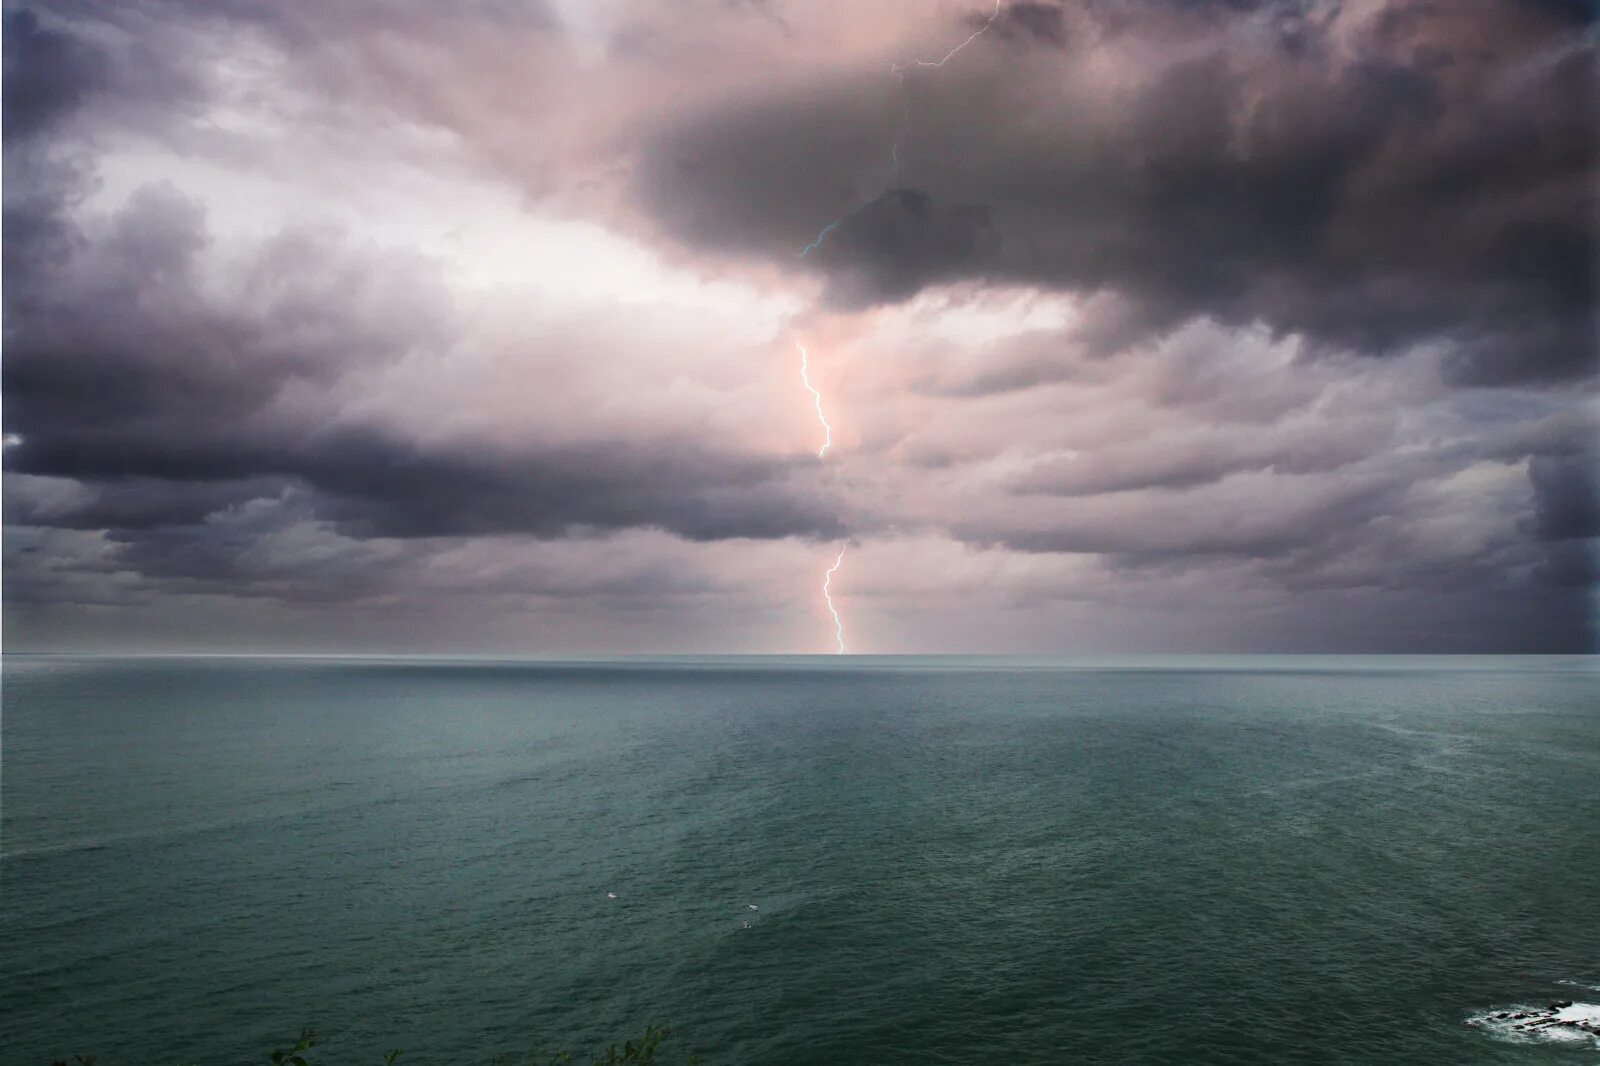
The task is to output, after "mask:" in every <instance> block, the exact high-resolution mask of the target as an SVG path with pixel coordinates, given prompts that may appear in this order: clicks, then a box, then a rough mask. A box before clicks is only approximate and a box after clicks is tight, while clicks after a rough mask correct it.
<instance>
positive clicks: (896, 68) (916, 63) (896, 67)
mask: <svg viewBox="0 0 1600 1066" xmlns="http://www.w3.org/2000/svg"><path fill="white" fill-rule="evenodd" d="M1004 3H1005V0H994V14H992V15H990V16H989V21H988V22H985V23H984V24H983V25H982V26H979V27H978V29H977V30H976V31H974V33H973V34H972V36H971V37H968V38H967V39H966V40H964V41H962V42H961V43H960V44H958V45H956V46H955V47H954V48H952V49H950V51H948V52H946V53H945V54H944V58H943V59H940V60H932V59H908V60H906V61H905V62H904V63H895V64H893V65H891V66H890V67H889V73H890V74H899V73H901V72H902V71H904V70H907V69H909V68H911V67H942V66H944V65H945V64H946V63H948V62H950V60H951V59H953V58H955V54H956V53H957V52H959V51H961V50H962V49H963V48H965V47H966V46H967V45H969V44H971V43H972V42H973V41H976V40H977V39H978V38H979V37H982V36H983V35H984V34H985V33H986V32H988V30H989V27H990V26H993V25H994V20H995V19H997V18H999V17H1000V8H1001V6H1002V5H1003V4H1004Z"/></svg>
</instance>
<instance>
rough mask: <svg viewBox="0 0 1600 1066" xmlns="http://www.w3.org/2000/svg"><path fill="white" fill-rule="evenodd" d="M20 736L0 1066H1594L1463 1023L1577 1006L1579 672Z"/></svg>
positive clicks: (25, 684)
mask: <svg viewBox="0 0 1600 1066" xmlns="http://www.w3.org/2000/svg"><path fill="white" fill-rule="evenodd" d="M3 742H4V747H3V785H0V788H3V793H0V799H3V808H0V812H3V823H0V830H3V832H0V1061H3V1062H4V1063H6V1064H10V1063H19V1064H37V1066H48V1063H49V1062H50V1061H51V1060H52V1059H53V1058H55V1057H69V1058H70V1056H71V1055H72V1054H73V1053H94V1054H98V1055H99V1056H100V1060H99V1061H100V1066H122V1064H145V1063H152V1064H167V1066H172V1064H177V1063H190V1062H202V1063H212V1064H224V1063H227V1064H231V1063H236V1062H251V1061H254V1062H264V1061H266V1060H265V1058H264V1057H263V1055H264V1052H265V1051H267V1050H270V1049H271V1048H272V1047H274V1046H282V1044H283V1043H284V1042H285V1038H286V1037H292V1036H293V1035H294V1034H295V1033H297V1032H298V1030H299V1029H300V1027H301V1026H302V1025H310V1026H313V1027H315V1028H316V1029H317V1030H318V1031H319V1033H321V1034H322V1035H323V1036H324V1038H325V1043H324V1045H323V1047H322V1048H321V1049H319V1051H321V1052H322V1053H323V1058H322V1061H324V1062H328V1063H339V1062H351V1063H356V1062H360V1063H371V1062H375V1061H377V1060H378V1058H379V1055H380V1054H381V1052H382V1051H383V1050H384V1049H387V1048H389V1047H403V1048H406V1049H408V1051H407V1056H406V1058H405V1059H404V1060H403V1061H404V1062H412V1063H423V1062H427V1063H441V1062H485V1061H488V1060H489V1059H491V1058H492V1057H493V1056H494V1055H495V1054H496V1053H499V1052H509V1051H516V1050H526V1049H529V1048H532V1047H535V1046H537V1045H540V1044H544V1043H550V1044H558V1045H566V1046H571V1047H578V1046H587V1045H591V1044H594V1043H597V1042H600V1041H602V1040H603V1039H606V1038H611V1037H620V1036H626V1035H628V1034H629V1033H631V1032H633V1031H637V1030H642V1029H643V1027H644V1025H645V1024H646V1023H649V1022H665V1023H670V1024H672V1025H673V1026H674V1029H675V1036H674V1040H673V1043H674V1044H682V1045H684V1046H686V1047H692V1049H693V1050H695V1051H698V1052H700V1053H701V1054H703V1055H704V1056H705V1057H706V1058H707V1061H708V1062H709V1063H710V1064H711V1066H748V1064H762V1066H787V1064H802V1063H805V1064H811V1063H815V1064H822V1063H827V1064H852V1063H895V1064H899V1063H918V1064H921V1063H1006V1064H1014V1063H1067V1062H1079V1063H1100V1062H1105V1063H1128V1062H1138V1063H1144V1062H1149V1063H1285V1062H1308V1063H1309V1062H1315V1063H1344V1062H1348V1063H1374V1062H1395V1063H1477V1062H1484V1063H1500V1062H1504V1063H1567V1062H1573V1063H1585V1064H1590V1066H1592V1064H1594V1063H1596V1062H1600V1041H1597V1039H1596V1038H1595V1037H1593V1036H1590V1035H1588V1034H1586V1033H1585V1032H1583V1031H1582V1030H1581V1029H1579V1028H1578V1027H1576V1026H1565V1027H1563V1026H1559V1025H1556V1026H1548V1027H1546V1028H1548V1029H1550V1030H1552V1031H1553V1035H1552V1034H1544V1033H1538V1032H1536V1033H1535V1034H1534V1035H1532V1036H1529V1035H1527V1034H1526V1033H1525V1032H1524V1031H1520V1030H1516V1029H1513V1028H1512V1026H1513V1025H1516V1024H1521V1023H1519V1022H1516V1021H1514V1020H1510V1019H1507V1020H1505V1021H1501V1020H1498V1019H1494V1018H1492V1017H1490V1018H1489V1019H1488V1020H1487V1021H1485V1020H1483V1019H1484V1018H1485V1015H1486V1014H1489V1015H1492V1014H1493V1013H1499V1012H1513V1013H1514V1012H1520V1011H1524V1010H1526V1009H1527V1008H1529V1007H1539V1008H1543V1007H1545V1006H1546V1005H1547V1004H1548V1003H1550V1002H1553V1001H1565V1000H1572V1001H1575V1003H1576V1006H1574V1007H1572V1008H1568V1009H1566V1010H1564V1012H1563V1014H1562V1015H1561V1016H1560V1017H1561V1018H1567V1019H1579V1018H1582V1017H1586V1016H1592V1017H1595V1018H1600V1007H1596V1006H1592V1005H1593V1004H1600V672H1597V664H1596V661H1595V660H1593V659H1589V660H1583V659H1564V660H1563V659H1531V658H1530V659H1464V660H1450V659H1356V658H1286V659H1237V660H1223V659H1196V660H1181V659H1150V660H1137V661H1128V662H1088V661H1082V662H1072V661H1048V660H994V659H970V660H963V659H870V658H857V659H853V660H850V661H848V662H845V663H843V664H841V662H840V661H839V660H836V659H805V658H793V659H788V658H785V659H770V660H752V659H721V660H715V659H713V660H704V661H689V660H669V661H628V662H606V663H584V664H527V663H493V662H446V661H405V660H333V659H329V660H315V659H120V660H118V659H98V660H97V659H66V658H43V657H41V658H32V657H19V656H7V657H6V659H5V663H4V725H3ZM608 894H615V898H614V899H613V898H611V897H610V896H609V895H608ZM1586 1004H1589V1005H1591V1006H1586ZM1558 1020H1559V1019H1558Z"/></svg>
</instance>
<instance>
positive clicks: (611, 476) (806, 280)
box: [3, 0, 1600, 652]
mask: <svg viewBox="0 0 1600 1066" xmlns="http://www.w3.org/2000/svg"><path fill="white" fill-rule="evenodd" d="M978 31H982V32H981V33H980V32H978ZM1595 32H1596V31H1595V24H1594V22H1593V18H1592V14H1591V13H1590V12H1589V9H1588V8H1587V7H1586V5H1583V4H1571V3H1563V2H1556V0H1549V2H1514V0H1499V2H1493V0H1473V2H1470V3H1461V4H1448V5H1446V4H1435V3H1425V2H1422V0H1347V2H1344V3H1321V2H1316V0H1299V2H1290V0H1279V2H1270V0H1240V2H1237V3H1233V2H1230V3H1191V2H1187V0H1136V2H1131V3H1130V2H1120V0H1119V2H1116V3H1109V2H1105V3H1102V2H1098V0H1092V2H1088V3H1076V4H1055V3H1045V2H1026V3H1024V2H1014V3H1006V4H1002V5H1001V7H1000V9H999V14H998V15H997V16H996V15H994V8H992V7H990V6H989V5H987V4H981V3H975V4H973V5H971V6H970V7H964V6H962V5H953V6H952V5H928V4H924V3H921V2H920V0H918V2H910V0H907V2H904V3H901V2H898V0H885V2H884V3H883V4H874V5H867V6H858V7H856V8H852V9H850V10H845V9H842V8H840V7H839V6H838V5H831V4H820V3H817V4H813V3H807V2H801V0H794V2H791V3H788V4H762V5H726V4H721V3H711V2H709V0H708V2H706V3H700V4H690V5H687V6H686V5H683V4H679V3H672V4H650V3H645V4H638V5H629V6H626V7H611V6H608V5H587V4H548V5H538V4H527V5H503V4H498V3H485V4H483V5H469V6H467V7H464V8H463V7H456V8H452V9H451V10H450V11H449V12H445V11H444V10H443V9H439V8H436V7H435V6H433V5H427V4H416V5H408V4H399V5H395V4H367V3H356V4H339V5H294V6H289V7H285V6H283V5H276V4H256V3H251V2H234V3H226V4H209V3H208V4H187V3H170V2H167V3H155V2H150V3H144V2H133V3H127V4H119V5H111V6H107V5H98V4H88V3H85V4H78V3H66V4H52V5H48V6H43V5H41V6H38V7H29V6H23V5H17V6H14V7H11V8H8V9H7V13H6V36H5V44H6V56H5V80H6V84H5V97H4V101H5V140H6V144H5V159H4V166H5V187H4V198H5V205H4V206H5V244H4V254H5V279H6V286H5V294H4V298H5V308H4V311H5V320H4V324H5V361H4V366H3V375H4V380H3V384H4V391H5V397H4V398H5V427H4V430H5V433H6V435H7V441H6V447H5V520H6V536H5V575H4V576H5V606H6V617H7V624H8V633H7V635H8V636H9V637H11V638H12V640H13V646H16V647H65V646H87V647H110V648H122V647H139V648H141V649H156V648H185V647H205V648H207V649H211V650H227V649H231V648H238V649H262V648H267V649H285V650H290V649H305V648H322V647H329V646H334V647H348V648H352V649H361V650H407V649H417V650H459V651H500V652H553V651H564V652H580V651H608V650H616V651H639V650H680V651H687V650H722V649H727V650H746V651H760V650H825V649H826V648H828V647H830V646H831V632H832V631H831V620H830V619H826V618H824V617H822V614H823V609H822V606H821V604H820V601H819V598H818V596H817V589H818V585H819V582H820V575H821V573H822V570H823V569H824V568H825V567H826V565H828V564H829V563H831V561H832V560H833V558H834V557H835V555H836V553H837V551H838V549H839V547H840V546H843V545H849V554H848V557H847V558H848V562H847V565H846V566H845V567H844V568H843V569H842V570H841V571H840V572H839V573H838V574H837V575H836V579H835V584H834V585H833V589H834V591H835V593H836V594H837V595H838V596H839V598H840V602H841V603H842V604H843V605H844V607H845V610H846V617H847V620H848V622H849V628H850V633H851V639H852V646H853V647H854V648H856V649H859V650H884V651H915V650H945V651H960V650H983V651H1012V650H1025V651H1115V650H1147V651H1153V650H1173V649H1189V650H1236V649H1254V648H1259V649H1264V650H1346V649H1349V650H1430V651H1451V650H1461V651H1493V650H1507V651H1513V650H1514V651H1541V650H1542V651H1578V650H1591V649H1592V648H1593V646H1594V639H1595V634H1594V630H1593V628H1592V627H1593V607H1594V602H1595V591H1596V581H1597V572H1596V570H1597V568H1596V560H1597V553H1600V489H1597V485H1596V476H1595V475H1596V471H1597V468H1600V455H1597V454H1596V451H1595V447H1594V441H1595V440H1596V438H1597V418H1596V408H1595V398H1594V385H1595V358H1596V320H1595V306H1596V303H1595V300H1596V291H1595V289H1596V281H1597V279H1596V276H1595V269H1596V262H1597V260H1596V242H1595V231H1594V230H1595V225H1596V219H1597V215H1596V211H1595V209H1596V206H1597V205H1596V203H1595V196H1596V193H1595V189H1596V183H1595V177H1596V162H1597V161H1596V147H1597V146H1596V137H1597V136H1600V134H1597V132H1596V130H1597V127H1596V124H1595V114H1594V108H1595V100H1596V96H1595V92H1594V90H1595V84H1594V78H1595V66H1594V64H1595ZM974 33H977V36H972V35H973V34H974ZM969 38H970V41H969V43H968V44H966V45H965V46H963V47H962V48H961V49H960V50H959V51H958V52H956V53H950V49H951V48H952V47H953V46H955V45H957V44H959V43H960V42H962V41H963V40H968V39H969ZM941 57H944V58H943V60H942V61H941ZM919 59H920V60H922V62H921V63H917V62H914V61H915V60H919ZM796 342H803V343H805V344H806V346H807V348H808V350H809V352H810V376H811V383H812V384H813V385H814V386H815V387H816V388H817V389H818V390H819V394H820V397H821V401H820V402H821V403H822V405H823V410H824V411H825V415H826V417H827V418H828V420H829V423H830V427H829V431H830V432H831V434H832V440H833V446H832V448H831V449H830V450H829V451H828V453H827V455H826V457H825V458H824V459H821V460H819V459H818V457H817V455H816V450H817V449H818V447H819V446H820V443H821V439H822V434H823V432H824V431H823V427H822V426H821V424H820V423H819V421H818V420H817V417H816V407H815V403H816V402H817V401H816V400H814V398H813V396H812V395H811V394H810V393H809V392H807V391H806V389H805V388H804V386H803V385H802V383H801V381H800V379H799V374H798V370H799V368H798V362H797V360H798V351H797V349H796V347H795V345H796Z"/></svg>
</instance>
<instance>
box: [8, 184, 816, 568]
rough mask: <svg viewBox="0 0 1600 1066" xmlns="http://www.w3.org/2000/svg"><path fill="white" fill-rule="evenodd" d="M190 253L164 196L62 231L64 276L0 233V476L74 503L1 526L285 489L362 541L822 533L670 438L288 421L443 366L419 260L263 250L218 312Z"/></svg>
mask: <svg viewBox="0 0 1600 1066" xmlns="http://www.w3.org/2000/svg"><path fill="white" fill-rule="evenodd" d="M9 191H10V190H8V192H9ZM57 221H58V223H59V220H57ZM56 228H57V227H42V228H40V232H50V233H53V232H54V231H55V229H56ZM207 240H208V238H207V235H206V230H205V226H204V219H203V215H202V213H201V211H200V209H199V208H198V207H197V206H196V205H195V204H193V203H191V202H190V201H188V200H186V199H184V198H183V197H181V196H179V195H177V194H176V193H174V192H172V191H170V190H164V189H161V188H148V189H145V190H143V191H142V192H140V193H138V194H136V195H135V196H134V197H133V199H132V200H131V201H130V202H129V204H128V206H127V207H126V208H125V209H124V210H123V211H122V212H120V213H119V214H118V215H116V216H115V217H114V218H113V219H112V220H110V221H109V222H108V223H107V224H105V226H104V227H103V228H100V229H97V230H96V231H95V232H93V233H92V234H88V235H79V238H78V240H77V241H76V242H75V245H76V249H77V250H76V252H75V253H74V254H72V255H70V256H68V257H66V258H65V259H46V258H44V257H40V258H37V259H36V258H34V257H33V256H32V255H30V249H29V248H28V247H27V244H26V241H22V242H21V243H20V244H19V243H17V239H16V238H11V237H10V235H8V248H7V251H8V252H14V253H15V254H16V255H17V256H18V258H19V259H20V260H21V261H23V262H26V263H29V264H30V268H29V269H28V270H26V271H24V272H23V273H21V274H20V275H18V276H14V280H13V279H12V278H8V284H7V287H6V326H5V328H6V338H5V339H6V360H5V364H4V388H5V394H6V399H7V404H6V412H5V413H6V427H5V428H6V431H7V432H10V433H16V434H18V435H20V437H21V438H22V442H23V443H22V444H21V445H19V446H16V447H13V448H9V449H7V468H8V471H9V472H14V473H19V474H26V475H40V476H44V477H50V478H57V479H70V480H72V481H76V482H80V483H82V485H83V492H82V493H81V495H80V496H78V497H76V498H57V499H55V500H53V501H51V500H46V501H44V502H43V503H41V502H40V501H39V500H38V499H36V498H35V497H34V496H32V495H29V494H28V493H27V492H26V485H25V484H24V487H23V488H22V489H21V490H19V492H18V493H14V494H11V495H12V496H13V502H14V508H13V509H14V510H15V512H16V517H17V518H18V519H19V520H22V521H31V522H36V523H43V524H54V525H60V526H65V527H75V528H92V527H93V525H94V524H95V523H97V522H99V523H103V524H104V525H105V526H109V527H113V528H115V527H122V526H131V527H138V528H150V527H155V526H160V525H163V524H185V523H192V522H194V521H195V519H196V517H197V512H199V511H201V510H202V509H203V508H207V507H213V506H216V505H219V504H223V503H225V502H227V501H229V500H231V499H234V498H236V494H237V493H238V492H240V491H248V490H247V489H245V488H243V486H248V485H250V484H252V483H253V484H255V485H258V486H259V485H260V484H262V483H267V484H270V483H273V482H274V479H277V480H282V479H292V480H293V481H295V482H297V483H300V484H303V485H305V486H308V487H309V488H310V489H311V490H313V493H314V498H315V500H316V502H317V506H318V507H319V509H320V510H321V512H322V513H323V514H325V515H326V516H327V517H329V518H330V519H332V520H333V521H335V523H336V524H337V526H338V527H339V528H340V529H342V530H345V531H347V532H348V533H350V534H351V535H355V536H361V537H379V536H389V537H419V536H444V535H457V536H478V535H485V534H495V533H510V532H521V533H530V534H534V535H538V536H563V535H567V534H569V533H571V532H573V531H575V530H581V529H620V528H628V527H635V526H637V527H653V528H661V529H666V530H669V531H672V532H674V533H677V534H679V535H681V536H684V537H686V538H690V539H698V540H710V539H720V538H726V537H783V536H789V535H794V534H803V535H829V536H831V535H834V534H836V533H837V532H838V530H839V526H838V521H837V519H836V518H835V517H834V516H833V513H832V511H831V509H830V507H829V506H827V505H826V504H825V503H824V502H823V501H820V500H818V499H814V498H811V497H810V496H809V495H807V494H806V493H805V492H804V491H801V490H799V489H797V488H795V487H793V486H792V485H790V484H789V483H788V482H789V475H790V472H789V471H788V469H787V467H786V465H785V464H784V463H783V462H782V461H780V460H772V459H761V458H751V457H745V456H739V455H736V454H731V453H723V452H717V451H715V450H709V449H707V448H705V447H704V446H703V445H701V444H699V443H698V442H697V441H695V440H694V439H692V438H690V437H687V436H684V437H681V438H679V437H672V436H668V437H666V438H664V439H658V440H654V441H650V442H645V443H629V442H624V441H606V440H602V441H598V442H594V443H584V442H581V441H571V442H560V443H547V444H525V445H521V446H511V445H491V444H487V443H473V442H460V441H457V442H452V443H421V442H419V441H417V440H415V439H412V438H411V437H410V436H408V435H406V434H404V433H402V432H400V431H399V430H396V429H393V428H384V427H381V426H376V425H368V424H363V423H361V422H360V421H359V420H353V419H352V418H350V417H347V416H345V415H344V413H343V412H342V411H340V410H339V409H338V408H337V407H328V406H317V405H316V404H314V403H313V404H312V405H311V406H309V407H308V406H305V403H306V401H304V400H301V401H296V400H295V397H303V396H305V395H307V394H309V395H311V396H318V395H322V394H325V393H326V392H327V391H328V390H329V389H331V388H333V387H334V386H335V385H336V384H337V382H338V381H339V380H340V379H341V377H342V376H343V375H346V374H349V373H351V372H352V371H354V370H359V369H360V368H361V367H362V366H363V365H372V364H375V363H379V362H390V361H393V360H396V359H399V358H402V357H404V356H405V355H406V354H407V353H411V352H418V351H429V350H437V349H440V348H445V349H447V348H448V346H449V345H450V343H451V342H452V341H453V340H454V338H455V333H454V331H455V330H456V329H458V328H459V325H458V323H456V322H455V320H454V318H453V314H452V311H451V308H450V306H449V301H448V298H447V297H446V295H445V294H444V293H443V292H442V291H441V290H440V288H439V287H438V284H437V282H436V281H435V280H434V279H433V278H432V277H431V276H430V275H429V274H428V273H427V271H426V269H425V268H424V267H423V266H422V265H421V264H420V263H417V262H412V261H409V260H405V259H401V260H398V261H390V262H388V263H386V264H380V263H379V262H377V261H375V260H368V259H364V258H362V257H360V256H356V255H354V254H352V253H351V252H349V251H348V250H346V249H344V248H343V247H342V246H341V245H340V244H339V242H338V241H337V240H335V239H333V238H330V237H326V236H320V235H317V234H314V233H297V234H285V235H281V236H280V237H278V238H276V239H274V240H271V241H268V242H266V243H264V244H263V245H262V246H260V247H259V249H258V255H257V256H256V257H255V259H254V261H253V262H252V263H251V264H250V266H249V267H248V269H247V271H246V274H245V276H244V278H243V279H242V283H241V285H240V287H239V288H238V289H237V290H230V291H229V292H228V293H227V294H226V295H219V294H218V292H217V291H216V286H215V285H214V284H213V285H208V284H207V279H206V278H205V277H204V274H205V268H204V267H203V266H202V265H201V263H200V261H199V256H200V254H201V252H202V251H203V250H204V249H205V247H206V245H207ZM213 280H214V279H213ZM8 488H10V486H9V485H8Z"/></svg>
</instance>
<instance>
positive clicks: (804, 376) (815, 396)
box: [794, 341, 833, 459]
mask: <svg viewBox="0 0 1600 1066" xmlns="http://www.w3.org/2000/svg"><path fill="white" fill-rule="evenodd" d="M794 346H795V347H796V348H799V349H800V381H801V383H802V384H804V385H805V387H806V391H807V392H809V393H810V394H811V399H812V400H813V401H814V402H815V403H816V405H817V421H818V422H821V423H822V432H823V434H824V439H823V441H822V447H820V448H818V449H817V458H818V459H821V458H822V457H823V456H824V455H827V454H828V449H829V448H831V447H833V427H832V426H830V425H828V420H827V418H826V417H824V416H823V414H822V393H820V392H818V391H817V389H816V386H814V385H812V384H811V373H810V367H809V363H808V361H809V359H810V357H809V356H808V355H807V354H806V349H805V345H803V344H801V343H800V342H799V341H795V343H794Z"/></svg>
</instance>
